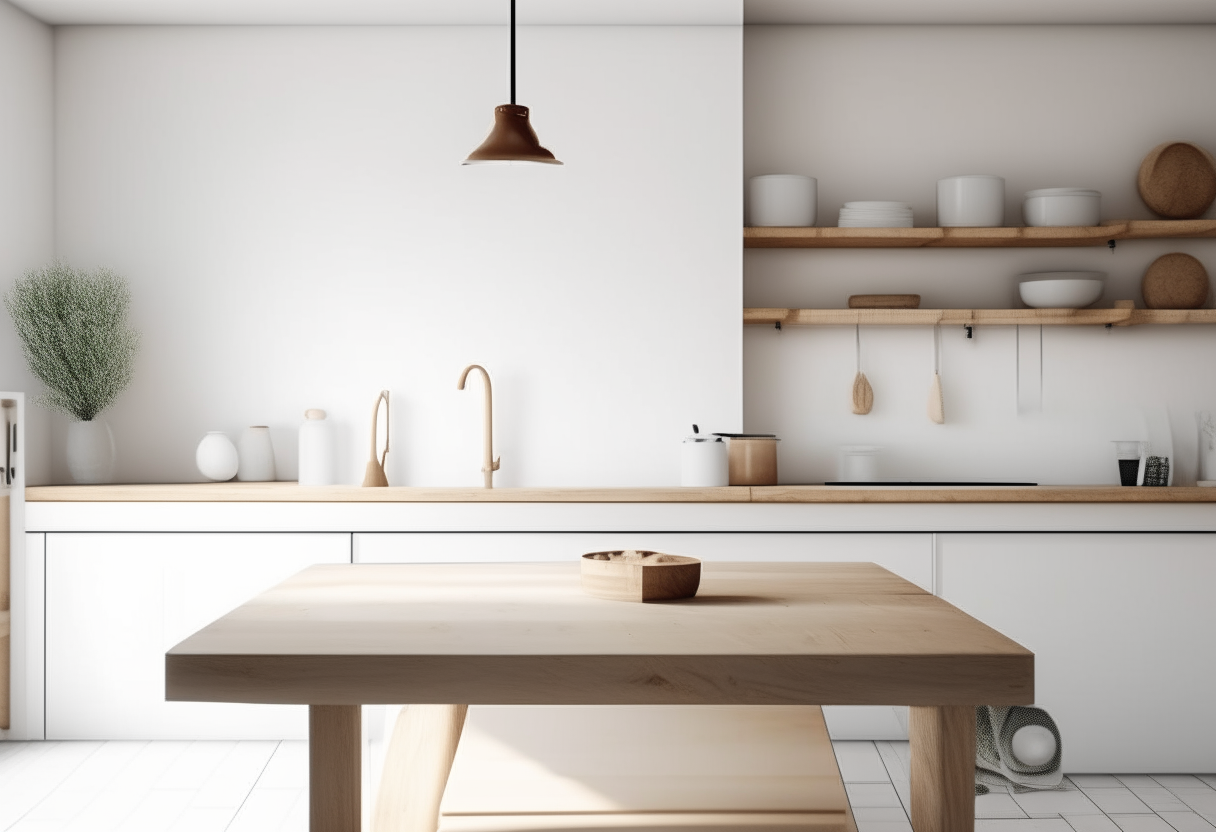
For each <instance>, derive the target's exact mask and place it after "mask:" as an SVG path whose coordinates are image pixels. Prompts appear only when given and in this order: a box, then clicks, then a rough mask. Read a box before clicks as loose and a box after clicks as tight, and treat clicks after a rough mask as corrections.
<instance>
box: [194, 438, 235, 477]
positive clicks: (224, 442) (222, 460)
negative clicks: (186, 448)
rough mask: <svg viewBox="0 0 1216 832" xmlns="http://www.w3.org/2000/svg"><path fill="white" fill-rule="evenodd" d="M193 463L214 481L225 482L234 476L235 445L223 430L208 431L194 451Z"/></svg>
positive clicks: (201, 472)
mask: <svg viewBox="0 0 1216 832" xmlns="http://www.w3.org/2000/svg"><path fill="white" fill-rule="evenodd" d="M194 463H195V465H197V466H198V471H199V473H200V474H202V475H203V476H204V477H206V478H207V479H209V480H214V481H215V482H227V481H228V480H230V479H232V478H233V477H235V476H236V469H237V464H238V460H237V455H236V445H233V444H232V440H231V439H229V438H228V434H226V433H224V432H223V431H219V430H213V431H208V432H207V435H206V436H204V437H203V441H202V442H199V443H198V450H196V451H195V452H194Z"/></svg>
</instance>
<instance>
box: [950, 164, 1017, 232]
mask: <svg viewBox="0 0 1216 832" xmlns="http://www.w3.org/2000/svg"><path fill="white" fill-rule="evenodd" d="M937 224H938V226H939V227H941V228H999V227H1001V226H1002V225H1004V224H1005V180H1004V179H1002V178H1001V177H999V176H988V175H986V174H972V175H967V176H951V177H949V178H947V179H939V180H937Z"/></svg>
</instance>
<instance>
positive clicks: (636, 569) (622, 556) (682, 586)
mask: <svg viewBox="0 0 1216 832" xmlns="http://www.w3.org/2000/svg"><path fill="white" fill-rule="evenodd" d="M700 584H701V561H699V560H697V559H696V558H689V557H684V556H683V555H665V554H663V553H661V552H648V551H645V550H635V549H622V550H617V551H612V552H589V553H588V554H585V555H583V557H582V585H583V592H586V593H587V594H588V595H594V596H595V597H596V598H606V599H608V600H609V601H641V602H646V601H674V600H675V599H677V598H691V597H693V596H694V595H696V594H697V587H698V586H700Z"/></svg>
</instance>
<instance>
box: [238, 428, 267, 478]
mask: <svg viewBox="0 0 1216 832" xmlns="http://www.w3.org/2000/svg"><path fill="white" fill-rule="evenodd" d="M237 451H238V454H237V455H238V457H239V461H238V464H237V469H236V478H237V479H238V480H240V481H241V482H271V481H272V480H274V477H275V470H274V446H273V445H271V444H270V428H269V427H267V426H266V425H253V426H252V427H247V428H245V431H244V432H243V433H242V434H241V441H240V443H239V444H238V445H237Z"/></svg>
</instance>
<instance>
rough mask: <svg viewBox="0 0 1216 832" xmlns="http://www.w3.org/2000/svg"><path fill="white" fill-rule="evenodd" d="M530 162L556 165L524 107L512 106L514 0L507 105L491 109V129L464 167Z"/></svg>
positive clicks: (466, 160) (513, 94) (513, 101)
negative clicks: (509, 89) (492, 115)
mask: <svg viewBox="0 0 1216 832" xmlns="http://www.w3.org/2000/svg"><path fill="white" fill-rule="evenodd" d="M521 162H522V163H534V164H541V165H560V164H561V162H559V161H558V160H557V159H556V158H554V156H553V154H552V153H550V152H549V151H548V150H546V149H545V148H543V147H541V146H540V139H538V138H537V137H536V131H535V130H533V129H532V124H531V123H530V122H529V121H528V108H527V107H524V106H523V105H521V104H516V103H515V0H511V103H510V104H500V105H499V106H497V107H495V108H494V127H493V128H491V130H490V135H489V136H488V137H487V138H486V140H485V141H484V142H482V143H481V147H479V148H477V149H476V150H474V151H473V152H472V153H470V154H469V158H467V159H465V160H464V164H466V165H493V164H518V163H521Z"/></svg>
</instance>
